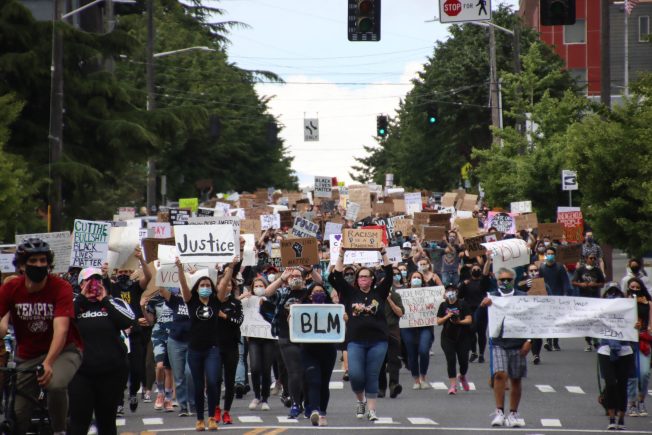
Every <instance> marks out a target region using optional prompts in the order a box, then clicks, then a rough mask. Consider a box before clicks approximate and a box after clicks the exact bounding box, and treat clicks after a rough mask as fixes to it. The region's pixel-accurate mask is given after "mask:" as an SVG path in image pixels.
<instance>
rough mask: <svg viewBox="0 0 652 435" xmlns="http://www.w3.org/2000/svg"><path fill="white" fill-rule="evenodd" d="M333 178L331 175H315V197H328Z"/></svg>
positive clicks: (330, 193) (331, 188)
mask: <svg viewBox="0 0 652 435" xmlns="http://www.w3.org/2000/svg"><path fill="white" fill-rule="evenodd" d="M332 184H333V179H332V178H331V177H315V198H330V197H331V195H332V190H333V187H332Z"/></svg>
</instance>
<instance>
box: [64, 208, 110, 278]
mask: <svg viewBox="0 0 652 435" xmlns="http://www.w3.org/2000/svg"><path fill="white" fill-rule="evenodd" d="M110 227H111V224H109V223H107V222H93V221H85V220H81V219H75V223H74V227H73V228H74V229H73V233H72V249H71V251H70V266H72V267H81V268H84V267H98V268H101V267H102V263H104V261H105V260H106V258H107V254H108V251H109V231H110Z"/></svg>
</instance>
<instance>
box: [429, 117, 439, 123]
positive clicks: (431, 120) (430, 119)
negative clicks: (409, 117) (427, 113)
mask: <svg viewBox="0 0 652 435" xmlns="http://www.w3.org/2000/svg"><path fill="white" fill-rule="evenodd" d="M428 122H429V123H431V124H434V123H435V122H437V118H435V117H434V116H431V117H430V118H428Z"/></svg>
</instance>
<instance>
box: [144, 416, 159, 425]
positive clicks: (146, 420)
mask: <svg viewBox="0 0 652 435" xmlns="http://www.w3.org/2000/svg"><path fill="white" fill-rule="evenodd" d="M143 424H144V425H152V424H163V419H162V418H160V417H152V418H143Z"/></svg>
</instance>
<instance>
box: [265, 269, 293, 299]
mask: <svg viewBox="0 0 652 435" xmlns="http://www.w3.org/2000/svg"><path fill="white" fill-rule="evenodd" d="M291 272H292V269H291V268H289V267H288V268H287V269H285V270H284V271H283V273H282V274H281V276H279V277H278V278H276V279H275V280H274V281H272V282H271V283H270V284H269V285H268V286H267V288H266V289H265V296H266V297H268V298H269V297H272V296H273V295H274V294H275V293H276V291H277V290H278V289H279V288H281V286H283V283H285V282H287V280H288V278H289V277H290V273H291Z"/></svg>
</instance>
